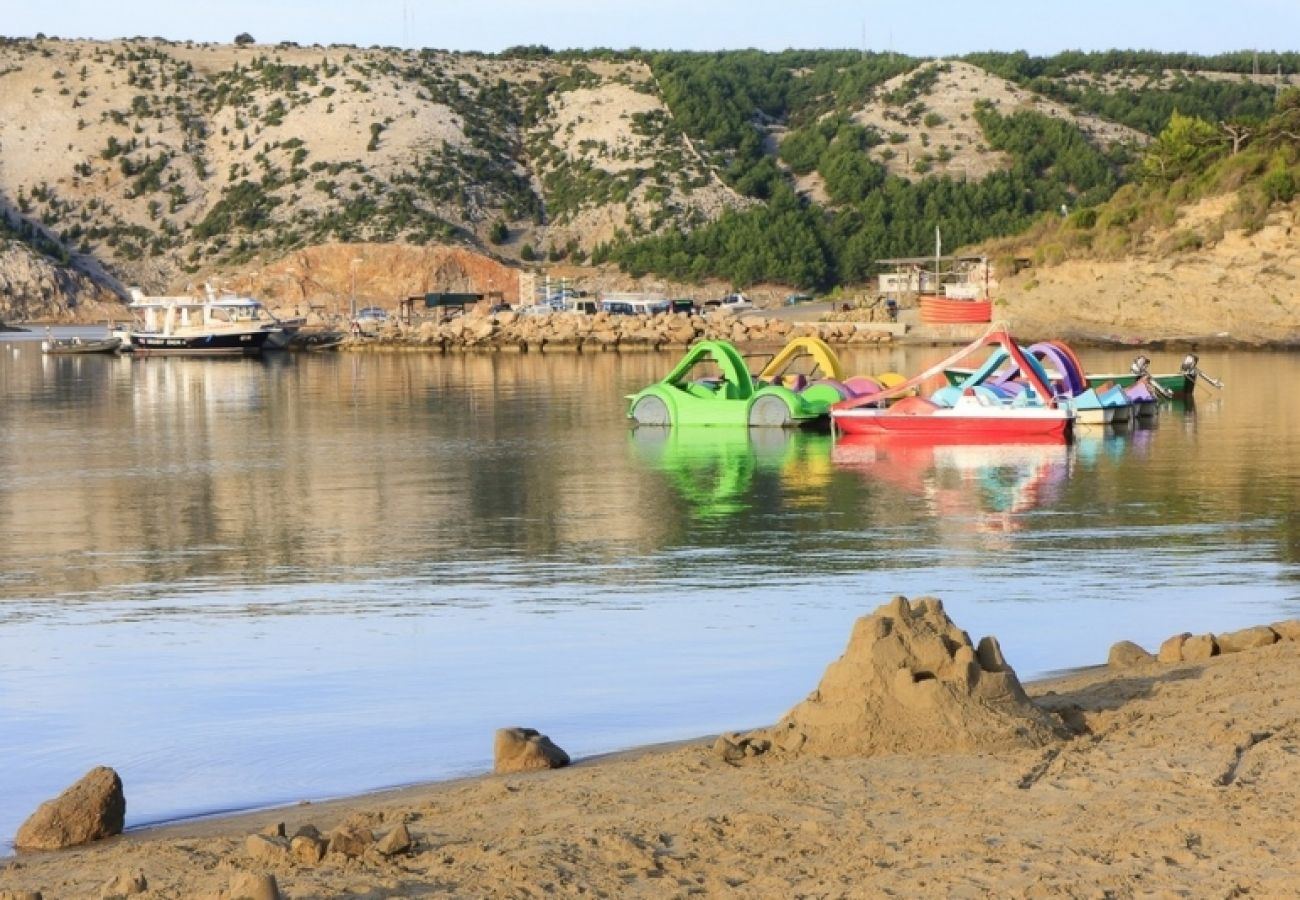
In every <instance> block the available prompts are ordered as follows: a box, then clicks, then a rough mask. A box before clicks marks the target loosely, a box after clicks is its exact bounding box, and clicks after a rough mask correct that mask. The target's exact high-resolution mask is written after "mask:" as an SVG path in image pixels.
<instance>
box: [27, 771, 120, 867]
mask: <svg viewBox="0 0 1300 900" xmlns="http://www.w3.org/2000/svg"><path fill="white" fill-rule="evenodd" d="M125 821H126V797H125V796H124V795H123V793H122V779H121V778H119V777H118V775H117V773H116V772H114V771H113V770H112V769H110V768H108V767H106V766H99V767H97V768H94V769H91V770H90V771H89V772H87V773H86V775H85V776H84V777H83V778H82V779H81V780H80V781H78V782H77V783H76V784H74V785H73V786H72V787H70V788H68V789H67V790H66V791H64V792H63V793H62V794H60V795H59V796H58V797H56V798H54V799H53V800H49V801H47V802H45V803H42V804H41V805H40V808H39V809H37V810H36V812H35V813H33V814H32V816H31V818H29V819H28V820H27V821H26V822H24V823H23V824H22V827H21V828H19V829H18V834H17V836H15V838H14V847H16V848H17V849H19V850H62V849H63V848H64V847H75V846H77V845H79V844H88V843H90V842H91V841H97V840H100V839H101V838H106V837H112V836H113V835H115V834H121V833H122V826H123V824H124V823H125Z"/></svg>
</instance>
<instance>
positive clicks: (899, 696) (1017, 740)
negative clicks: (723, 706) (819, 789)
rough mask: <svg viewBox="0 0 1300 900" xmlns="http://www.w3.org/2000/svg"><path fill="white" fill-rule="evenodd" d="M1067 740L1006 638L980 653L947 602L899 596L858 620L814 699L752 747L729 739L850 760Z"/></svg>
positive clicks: (755, 738) (759, 735)
mask: <svg viewBox="0 0 1300 900" xmlns="http://www.w3.org/2000/svg"><path fill="white" fill-rule="evenodd" d="M1066 734H1067V732H1066V731H1065V729H1064V728H1062V726H1061V725H1060V723H1059V722H1058V721H1056V720H1055V719H1054V718H1052V716H1051V715H1050V714H1049V713H1047V712H1046V711H1044V710H1042V709H1040V708H1038V707H1037V706H1035V705H1034V704H1033V702H1031V701H1030V699H1029V697H1028V696H1027V695H1026V694H1025V691H1024V689H1023V688H1022V687H1021V685H1020V680H1019V679H1018V678H1017V677H1016V673H1015V672H1014V671H1013V670H1012V668H1011V667H1010V666H1009V665H1007V662H1006V659H1005V658H1004V657H1003V655H1002V649H1001V647H1000V646H999V645H998V642H997V639H996V638H993V637H986V638H983V639H982V640H981V641H980V642H979V645H978V647H976V646H974V645H972V644H971V640H970V638H969V637H968V636H967V634H966V633H965V632H964V631H962V630H961V629H959V628H958V627H957V626H956V625H955V624H953V622H952V620H951V619H949V618H948V616H947V614H946V613H945V612H944V610H943V603H942V602H941V601H940V600H938V599H936V598H933V597H923V598H920V599H918V600H916V601H912V602H909V601H908V599H907V598H906V597H895V598H894V599H893V600H892V601H890V602H889V603H888V604H886V605H885V606H882V607H880V608H879V609H877V610H876V611H875V612H874V613H872V614H871V615H869V616H864V617H862V618H860V619H858V621H857V622H856V623H855V624H854V626H853V634H852V636H851V637H850V638H849V643H848V647H847V648H846V649H845V651H844V654H843V655H842V656H841V657H840V658H839V659H837V660H836V661H835V662H833V663H831V664H830V666H828V667H827V669H826V673H825V674H824V675H823V676H822V680H821V683H820V684H819V685H818V686H817V689H816V690H815V691H813V692H812V694H811V695H809V697H808V698H807V699H806V700H804V701H803V702H802V703H800V704H798V705H797V706H795V707H794V708H793V709H791V710H790V711H789V712H788V713H786V715H785V717H784V718H783V719H782V720H781V721H780V722H778V723H777V724H776V725H775V726H773V727H772V728H770V729H760V730H758V731H756V732H751V733H750V734H748V735H747V736H746V737H747V742H746V741H738V740H735V738H733V737H727V740H728V741H729V742H730V743H731V744H732V745H734V746H742V747H743V748H744V752H745V754H746V756H748V755H749V748H751V747H752V748H755V749H756V750H757V748H759V747H764V743H763V742H764V741H766V742H768V743H767V744H766V750H767V751H775V752H784V753H808V754H816V755H818V756H826V757H848V756H870V755H874V754H879V753H894V752H907V751H917V750H921V751H927V752H944V751H969V750H1001V749H1008V748H1013V747H1041V746H1046V745H1048V744H1049V743H1051V742H1052V741H1054V740H1056V739H1058V738H1062V737H1065V736H1066ZM723 752H726V748H725V747H724V748H723ZM730 752H731V754H732V756H733V757H734V751H730Z"/></svg>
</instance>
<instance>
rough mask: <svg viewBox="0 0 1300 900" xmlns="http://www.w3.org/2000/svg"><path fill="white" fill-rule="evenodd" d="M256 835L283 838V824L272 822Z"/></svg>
mask: <svg viewBox="0 0 1300 900" xmlns="http://www.w3.org/2000/svg"><path fill="white" fill-rule="evenodd" d="M258 834H264V835H266V836H267V837H284V836H285V828H284V823H283V822H274V823H272V824H270V825H267V826H266V827H265V828H263V829H262V830H261V831H259V832H258Z"/></svg>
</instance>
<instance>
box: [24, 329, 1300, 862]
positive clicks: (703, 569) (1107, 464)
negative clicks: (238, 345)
mask: <svg viewBox="0 0 1300 900" xmlns="http://www.w3.org/2000/svg"><path fill="white" fill-rule="evenodd" d="M15 347H16V348H17V352H15ZM942 355H943V351H940V350H930V349H915V350H910V351H907V352H906V353H904V352H902V351H890V352H885V351H875V352H863V353H860V354H857V355H856V356H853V357H851V358H850V360H849V362H850V364H851V365H850V368H855V369H856V370H858V371H868V372H869V371H881V370H884V369H901V370H909V369H915V368H917V367H919V366H921V365H923V364H925V363H928V362H931V361H933V360H934V359H937V358H938V357H940V356H942ZM1156 359H1157V365H1158V366H1159V364H1160V363H1162V362H1163V363H1165V364H1167V365H1169V366H1172V365H1174V364H1176V355H1175V354H1156ZM1085 360H1096V361H1095V362H1094V363H1093V365H1094V366H1095V367H1097V368H1112V367H1119V368H1123V367H1126V366H1127V362H1128V356H1127V355H1125V354H1104V353H1103V354H1097V353H1087V354H1085ZM673 362H674V360H672V359H669V358H667V357H664V356H655V355H645V356H635V355H621V356H620V355H598V356H590V355H589V356H559V357H556V356H547V357H539V356H536V355H532V356H509V355H500V356H448V357H440V356H424V355H401V356H341V355H313V354H303V355H300V356H297V357H293V358H282V359H275V358H272V359H268V360H266V361H260V362H259V361H245V360H179V359H173V360H168V359H150V360H130V359H116V358H111V357H103V358H84V359H75V358H43V357H41V355H40V353H39V351H38V349H37V345H36V344H35V343H31V342H25V343H21V344H15V343H11V344H8V345H5V344H0V397H2V398H3V403H2V404H0V486H2V487H0V758H4V759H5V760H6V762H7V764H8V765H7V768H6V772H5V774H4V775H0V841H3V840H6V839H8V838H9V837H10V836H11V835H12V833H13V831H14V830H15V828H16V827H17V824H18V822H19V821H20V820H21V818H22V817H23V816H25V815H26V814H27V812H29V811H30V810H31V809H33V808H34V807H35V806H36V805H37V803H38V802H39V801H40V800H42V799H45V798H47V797H49V796H52V795H53V794H55V793H57V792H58V791H59V790H61V789H62V788H63V787H64V786H66V785H67V784H68V783H70V782H71V781H72V780H74V779H75V778H76V777H78V776H80V775H81V774H82V773H83V772H84V771H85V770H86V769H88V768H90V767H91V766H93V765H96V764H101V763H103V764H109V765H113V766H115V767H116V768H118V769H119V771H121V772H122V774H123V777H124V780H125V782H126V786H127V795H128V803H129V807H128V820H129V822H130V823H132V824H137V825H138V824H142V823H146V822H151V821H157V820H160V819H164V818H168V817H175V816H181V815H191V814H197V813H202V812H210V811H214V810H218V809H226V808H232V807H246V806H253V805H265V804H268V803H280V802H292V801H296V800H300V799H305V798H319V797H323V796H328V795H335V794H340V793H347V792H355V791H360V790H366V789H373V788H378V787H383V786H388V785H393V784H401V783H409V782H413V781H419V780H428V779H431V778H437V777H445V776H449V775H452V774H457V773H464V772H472V771H482V770H484V769H485V768H487V767H489V766H490V753H491V750H490V746H491V733H492V730H493V729H495V728H497V727H500V726H502V725H508V724H516V723H518V724H526V725H532V726H536V727H539V728H542V729H543V730H546V731H548V732H549V733H550V734H552V735H553V736H554V737H555V738H556V739H557V741H558V742H559V743H560V744H561V745H563V746H564V747H566V749H568V750H570V751H571V752H574V753H577V754H579V755H585V754H589V753H593V752H599V751H604V750H609V749H614V748H618V747H624V746H629V745H633V744H637V743H643V742H648V741H655V740H666V739H671V738H680V737H688V736H692V735H697V734H703V733H708V732H714V731H718V730H722V729H727V728H738V727H745V726H749V725H754V724H759V723H763V722H768V721H771V720H774V719H775V718H776V717H777V716H779V715H780V714H781V712H783V711H784V709H785V708H787V707H788V706H789V705H791V704H792V703H794V702H796V701H797V700H799V699H800V698H801V697H802V696H804V695H805V694H806V692H807V691H808V690H809V689H810V688H811V687H812V685H813V684H814V683H815V682H816V680H817V678H818V677H819V675H820V672H821V670H822V669H823V668H824V666H825V665H826V663H827V662H829V661H830V660H831V659H833V658H834V657H835V656H837V655H838V654H839V653H840V652H841V650H842V649H843V646H844V642H845V641H846V640H847V637H848V633H849V629H850V627H851V623H852V621H853V619H854V618H855V617H856V616H858V615H861V614H863V613H865V612H869V611H870V610H871V609H873V608H875V607H876V606H877V605H879V604H880V603H882V602H884V601H885V600H887V599H888V597H889V596H891V595H893V594H896V593H902V594H906V595H909V596H915V595H921V594H934V595H937V596H940V597H942V598H943V599H944V601H945V604H946V606H947V607H948V609H949V611H950V612H951V613H952V615H953V617H954V619H955V620H956V621H957V622H958V623H959V624H960V625H961V626H962V627H964V628H966V629H967V630H968V631H969V632H970V633H971V634H972V635H973V636H976V637H978V636H979V635H981V634H986V633H993V634H997V635H998V637H999V638H1000V640H1001V642H1002V644H1003V647H1004V649H1005V651H1006V653H1007V656H1008V657H1009V658H1010V659H1011V660H1012V662H1013V664H1014V665H1015V666H1016V667H1017V669H1018V670H1019V671H1020V673H1021V674H1022V676H1032V675H1034V674H1041V673H1044V672H1048V671H1051V670H1054V669H1060V668H1067V667H1072V666H1078V665H1084V664H1091V663H1096V662H1098V661H1100V660H1101V659H1103V658H1104V655H1105V651H1106V648H1107V647H1108V646H1109V644H1110V643H1112V642H1113V641H1115V640H1119V639H1121V638H1128V639H1133V640H1138V641H1140V642H1143V643H1146V644H1148V645H1153V644H1154V643H1156V642H1158V641H1159V640H1160V639H1162V638H1163V637H1165V636H1167V635H1168V634H1170V633H1173V632H1175V631H1179V630H1184V629H1186V630H1193V631H1198V630H1202V631H1203V630H1217V631H1221V630H1226V629H1230V628H1235V627H1240V626H1243V625H1246V624H1254V623H1257V622H1266V621H1272V620H1274V619H1278V618H1283V617H1288V616H1294V615H1297V614H1300V590H1297V587H1296V571H1297V570H1296V558H1297V555H1298V554H1300V538H1298V537H1297V527H1296V526H1297V521H1296V516H1295V513H1294V512H1293V511H1292V507H1293V505H1294V501H1295V497H1296V488H1297V484H1298V482H1300V478H1298V477H1297V467H1298V466H1300V454H1298V453H1297V452H1296V450H1297V447H1296V444H1297V442H1298V440H1300V416H1298V414H1300V405H1297V404H1296V403H1295V402H1294V401H1292V400H1290V399H1289V398H1287V399H1283V398H1282V393H1283V392H1282V391H1280V390H1273V389H1271V387H1269V386H1271V385H1284V384H1294V383H1296V381H1297V378H1296V374H1297V373H1296V371H1295V369H1296V363H1295V362H1294V361H1293V359H1292V358H1291V357H1290V356H1288V355H1282V354H1267V355H1243V354H1222V355H1218V356H1214V355H1209V354H1207V355H1206V356H1205V357H1204V360H1203V362H1204V365H1205V367H1206V369H1207V370H1209V371H1211V372H1213V373H1214V374H1215V375H1218V376H1220V377H1222V378H1224V379H1225V380H1226V381H1227V383H1228V388H1227V390H1226V391H1225V392H1224V393H1223V394H1222V395H1221V396H1220V395H1217V394H1215V393H1214V392H1213V391H1212V390H1210V389H1205V390H1203V391H1202V399H1201V402H1200V403H1199V405H1198V406H1197V407H1196V409H1195V410H1194V411H1191V412H1188V411H1184V410H1181V409H1179V410H1176V411H1172V412H1170V413H1169V414H1167V415H1165V416H1163V417H1162V419H1161V420H1160V422H1159V423H1158V426H1157V427H1156V428H1154V429H1153V430H1143V431H1134V432H1132V433H1126V434H1110V435H1098V434H1084V435H1082V436H1081V437H1080V440H1079V441H1078V442H1077V443H1076V444H1075V445H1074V446H1072V447H1069V448H1051V447H1047V448H1044V447H1030V448H1010V449H1008V448H920V449H917V448H912V449H906V448H902V449H900V448H883V449H882V448H879V447H874V446H871V445H865V446H864V445H859V444H855V443H852V442H847V441H846V442H841V443H840V444H838V445H837V444H836V443H835V442H834V441H833V440H832V439H831V438H830V437H829V436H828V435H816V434H795V435H767V434H756V435H754V436H752V437H751V436H749V435H747V434H745V433H744V432H740V433H738V434H737V433H734V432H730V433H727V432H721V431H710V430H705V431H704V432H698V433H694V434H690V433H671V434H664V433H655V432H631V431H630V430H629V429H628V428H627V426H626V425H625V423H624V422H623V419H622V413H623V400H622V397H623V395H624V394H625V393H628V392H631V391H633V390H635V389H637V388H639V387H640V386H641V385H643V384H644V383H646V382H647V381H649V380H651V379H652V378H656V377H659V376H660V375H661V374H662V373H663V371H665V370H666V368H667V367H668V366H670V365H671V364H672V363H673ZM1278 404H1287V405H1284V406H1281V407H1279V406H1278Z"/></svg>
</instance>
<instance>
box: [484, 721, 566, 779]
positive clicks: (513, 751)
mask: <svg viewBox="0 0 1300 900" xmlns="http://www.w3.org/2000/svg"><path fill="white" fill-rule="evenodd" d="M493 751H494V752H493V757H494V760H495V761H494V764H493V767H492V770H493V771H494V772H496V773H497V774H498V775H507V774H510V773H512V772H535V771H537V770H539V769H559V768H563V767H564V766H567V765H568V764H569V754H567V753H565V752H564V751H563V750H561V749H560V748H559V747H557V746H556V745H555V744H554V743H553V742H552V741H551V739H550V738H549V737H547V736H546V735H544V734H542V733H541V732H539V731H537V729H535V728H499V729H497V733H496V740H495V742H494V746H493Z"/></svg>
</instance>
